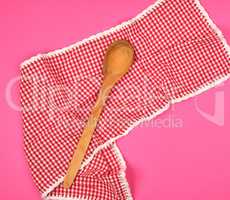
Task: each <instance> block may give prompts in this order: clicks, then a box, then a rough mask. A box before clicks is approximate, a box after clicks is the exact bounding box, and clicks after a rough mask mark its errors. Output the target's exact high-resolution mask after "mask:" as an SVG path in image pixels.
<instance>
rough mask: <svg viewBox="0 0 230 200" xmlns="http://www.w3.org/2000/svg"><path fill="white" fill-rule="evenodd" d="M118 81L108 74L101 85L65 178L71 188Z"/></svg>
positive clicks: (65, 185)
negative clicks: (106, 103)
mask: <svg viewBox="0 0 230 200" xmlns="http://www.w3.org/2000/svg"><path fill="white" fill-rule="evenodd" d="M115 83H116V79H114V78H113V77H110V76H106V77H105V79H104V81H103V84H102V86H101V89H100V92H99V96H98V99H97V101H96V103H95V106H94V107H93V109H92V111H91V114H90V116H89V119H88V121H87V123H86V126H85V128H84V130H83V133H82V135H81V137H80V140H79V143H78V145H77V148H76V150H75V152H74V154H73V158H72V160H71V162H70V164H69V168H68V170H67V173H66V176H65V178H64V187H65V188H69V187H70V186H71V185H72V183H73V181H74V179H75V176H76V175H77V173H78V171H79V169H80V166H81V162H82V160H83V159H84V156H85V153H86V151H87V149H88V146H89V143H90V141H91V138H92V136H93V132H94V130H95V128H96V126H97V122H98V120H99V118H100V114H101V112H102V110H103V106H104V104H105V101H106V99H107V97H108V95H109V93H110V91H111V89H112V87H113V85H114V84H115Z"/></svg>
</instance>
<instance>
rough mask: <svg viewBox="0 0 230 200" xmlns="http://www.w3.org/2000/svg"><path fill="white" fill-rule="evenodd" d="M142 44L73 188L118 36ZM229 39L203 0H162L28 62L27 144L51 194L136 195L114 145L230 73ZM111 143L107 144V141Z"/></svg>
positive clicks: (42, 186) (24, 90) (24, 71)
mask: <svg viewBox="0 0 230 200" xmlns="http://www.w3.org/2000/svg"><path fill="white" fill-rule="evenodd" d="M119 39H122V40H128V41H130V43H131V44H132V45H133V47H134V49H135V62H134V64H133V66H132V68H131V70H130V71H129V72H128V73H127V74H126V75H125V76H124V77H123V78H122V80H121V81H120V82H119V83H118V84H116V86H115V87H114V88H113V89H112V92H111V94H110V96H109V99H108V101H107V103H106V106H105V108H104V110H103V113H102V114H101V117H100V121H99V123H98V126H97V128H96V130H95V132H94V135H93V138H92V140H91V143H90V146H89V148H88V151H87V154H86V156H85V158H84V162H83V163H82V167H81V171H80V173H79V174H78V175H77V177H76V179H75V182H74V184H73V185H72V187H71V188H70V189H64V188H63V186H62V181H63V177H64V176H65V173H66V170H67V167H68V164H69V162H70V160H71V158H72V155H73V152H74V150H75V147H76V145H77V143H78V141H79V137H80V135H81V133H82V130H83V128H84V126H85V122H86V120H87V118H88V116H89V113H90V110H91V108H92V106H93V104H94V103H95V101H96V98H97V93H98V91H99V88H100V85H101V83H102V79H103V75H102V64H103V58H104V55H105V51H106V49H107V47H108V45H109V44H110V43H112V42H113V41H115V40H119ZM229 55H230V53H229V47H228V45H227V44H226V41H225V40H224V38H223V37H222V36H221V34H220V33H219V32H218V29H217V28H216V27H215V25H214V24H212V22H211V20H210V19H209V18H208V17H207V16H206V13H205V12H204V10H203V9H202V7H201V6H200V4H199V2H198V1H197V0H158V1H157V2H156V3H155V4H154V5H152V6H150V7H149V8H148V9H146V10H145V11H144V12H143V13H141V14H140V15H138V16H137V17H135V18H133V19H131V20H130V21H128V22H125V23H123V24H121V25H118V26H117V27H115V28H112V29H110V30H109V31H106V32H104V33H100V34H98V35H96V36H92V37H90V38H89V39H86V40H84V41H82V42H79V43H76V44H74V45H72V46H71V47H68V48H65V49H62V50H58V51H54V52H50V53H47V54H41V55H38V56H36V57H33V58H31V59H29V60H27V61H25V62H24V63H23V64H22V65H21V84H20V89H21V103H22V107H23V112H22V114H23V125H24V126H23V129H24V141H25V151H26V155H27V158H28V161H29V166H30V168H31V171H32V175H33V178H34V181H35V183H36V185H37V187H38V189H39V191H40V192H41V193H42V194H43V197H44V198H45V199H54V200H58V199H65V198H66V199H93V200H94V199H99V200H101V199H103V200H104V199H105V200H117V199H119V200H123V199H131V198H132V197H131V194H130V192H129V189H128V185H127V181H126V180H125V174H124V172H125V164H124V161H123V159H122V157H121V155H120V153H119V151H118V149H117V147H116V146H115V143H114V142H115V140H116V139H118V138H120V137H122V136H123V135H125V134H126V133H128V131H129V130H131V128H132V127H134V126H135V125H136V124H137V123H138V122H140V121H141V120H145V119H147V118H150V117H153V116H155V115H157V114H159V113H161V112H162V111H164V110H166V109H167V108H168V107H169V106H170V104H172V103H174V102H178V101H181V100H184V99H187V98H189V97H192V96H194V95H196V94H199V93H201V92H202V91H205V90H207V89H209V88H212V87H213V86H214V85H215V84H216V83H218V82H221V81H224V80H226V79H228V78H229V75H230V56H229ZM105 147H107V148H105Z"/></svg>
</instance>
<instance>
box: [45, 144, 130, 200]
mask: <svg viewBox="0 0 230 200" xmlns="http://www.w3.org/2000/svg"><path fill="white" fill-rule="evenodd" d="M112 147H113V151H114V153H115V155H116V158H117V160H118V162H119V164H120V167H121V171H120V173H119V181H120V183H121V187H122V188H123V189H124V191H125V195H126V199H127V200H133V197H132V195H131V192H130V188H129V184H128V181H127V179H126V174H125V170H126V164H125V160H124V158H123V156H122V154H121V152H120V150H119V148H118V147H117V145H116V143H113V144H112ZM61 182H62V179H60V181H59V182H58V183H57V184H58V185H59V184H60V183H61ZM43 199H44V200H91V198H84V197H76V198H74V197H62V196H52V197H46V196H44V197H43Z"/></svg>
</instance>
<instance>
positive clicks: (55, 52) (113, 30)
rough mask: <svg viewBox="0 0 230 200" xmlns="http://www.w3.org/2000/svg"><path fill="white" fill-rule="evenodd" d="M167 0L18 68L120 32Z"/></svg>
mask: <svg viewBox="0 0 230 200" xmlns="http://www.w3.org/2000/svg"><path fill="white" fill-rule="evenodd" d="M165 1H167V0H157V1H156V2H155V3H154V4H152V5H150V6H149V7H148V8H146V9H145V10H144V11H142V12H141V13H140V14H138V15H137V16H136V17H133V18H132V19H130V20H128V21H125V22H123V23H121V24H119V25H117V26H114V27H112V28H110V29H108V30H106V31H103V32H100V33H97V34H95V35H92V36H90V37H88V38H85V39H83V40H81V41H79V42H76V43H75V44H73V45H70V46H68V47H65V48H62V49H57V50H54V51H51V52H48V53H45V54H38V55H36V56H33V57H31V58H30V59H28V60H26V61H24V62H23V63H22V64H21V65H20V67H26V66H27V65H29V64H31V63H33V62H35V61H37V60H39V59H41V58H43V57H55V56H59V55H61V54H63V53H65V52H68V51H69V50H72V49H74V48H77V47H79V46H81V45H83V44H86V43H88V42H90V41H92V40H96V39H99V38H102V37H105V36H107V35H108V34H110V33H113V32H115V31H118V30H120V29H121V28H123V27H125V26H128V25H131V24H132V23H134V22H136V21H137V20H141V19H142V18H143V17H145V16H146V15H147V14H148V13H149V12H151V11H152V10H154V9H155V8H156V7H158V6H159V5H161V4H162V3H163V2H165Z"/></svg>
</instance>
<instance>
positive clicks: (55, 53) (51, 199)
mask: <svg viewBox="0 0 230 200" xmlns="http://www.w3.org/2000/svg"><path fill="white" fill-rule="evenodd" d="M165 1H167V0H157V1H156V2H155V3H154V4H153V5H151V6H149V7H148V8H147V9H145V10H144V11H143V12H141V13H140V14H139V15H137V16H136V17H134V18H133V19H131V20H128V21H126V22H123V23H121V24H120V25H118V26H115V27H113V28H111V29H109V30H107V31H104V32H101V33H98V34H96V35H93V36H91V37H89V38H87V39H84V40H82V41H80V42H77V43H75V44H74V45H71V46H69V47H66V48H63V49H59V50H56V51H53V52H50V53H47V54H43V55H42V54H40V55H37V56H35V57H32V58H31V59H29V60H27V61H25V62H23V63H22V64H21V67H25V66H27V65H29V64H30V63H32V62H34V61H36V60H38V59H40V58H42V57H43V56H50V57H52V56H58V55H61V54H62V53H64V52H66V51H68V50H71V49H72V48H75V47H78V46H80V45H82V44H84V43H87V42H89V41H91V40H95V39H98V38H100V37H104V36H106V35H107V34H110V33H112V32H114V31H117V30H119V29H121V28H122V27H124V26H127V25H129V24H132V23H133V22H134V21H136V20H140V19H142V18H143V17H144V16H145V15H147V14H148V13H149V12H151V11H152V10H153V9H155V8H156V7H158V6H159V5H161V4H162V3H163V2H165ZM195 4H196V6H197V8H198V9H199V10H200V13H201V15H202V16H203V17H204V19H205V20H207V22H208V23H209V25H210V27H211V28H212V29H213V31H214V32H215V33H216V34H217V35H218V37H219V39H220V40H221V42H222V43H223V45H224V47H225V49H226V51H227V53H228V56H229V57H230V47H229V45H228V44H227V41H226V39H225V38H224V36H223V34H222V32H221V31H220V29H219V28H218V27H217V26H216V25H215V24H214V23H213V21H212V20H211V18H210V17H209V15H208V13H207V12H206V10H205V9H204V7H203V6H202V5H201V4H200V1H199V0H195ZM229 78H230V74H228V75H227V76H224V77H219V78H218V79H217V80H215V81H213V82H212V83H210V84H205V85H203V86H202V87H201V88H200V89H198V90H196V91H194V92H193V93H191V94H188V95H186V96H184V97H182V98H177V99H173V100H172V101H171V102H170V103H169V104H167V105H166V106H165V107H164V108H162V109H161V110H159V111H158V112H156V113H153V114H152V115H151V116H149V117H146V118H143V119H141V120H139V121H137V122H136V123H135V124H134V125H133V126H131V127H130V128H129V129H128V130H127V131H125V132H124V133H123V134H122V135H120V136H117V137H114V138H112V139H110V140H108V141H107V142H106V143H105V144H103V145H101V146H99V147H97V149H95V151H94V152H93V153H92V154H91V155H90V156H89V157H88V158H87V159H86V161H85V162H84V163H83V164H82V166H81V169H82V168H84V167H85V166H86V165H87V164H89V163H90V161H91V160H92V159H93V157H94V156H95V155H96V154H97V153H98V152H99V151H100V150H102V149H104V148H106V147H108V146H110V145H111V144H112V143H114V142H115V141H116V140H117V139H119V138H121V137H123V136H125V135H127V134H128V133H129V132H130V131H131V130H132V129H133V128H135V127H136V126H138V125H139V124H140V123H143V122H144V121H148V120H151V119H153V118H155V117H156V116H158V115H160V114H161V113H163V112H164V111H166V110H168V108H169V107H170V105H171V104H175V103H178V102H181V101H184V100H187V99H189V98H191V97H194V96H196V95H199V94H201V93H203V92H205V91H207V90H209V89H211V88H214V87H215V86H217V85H219V84H220V83H222V82H224V81H226V80H228V79H229ZM115 148H116V149H117V150H116V152H117V155H118V157H119V158H120V159H119V160H120V161H121V166H123V167H124V168H126V167H125V162H124V160H123V158H122V155H121V153H120V152H119V149H118V148H117V147H115ZM63 180H64V176H63V177H62V178H60V179H59V180H58V181H56V182H55V183H54V184H53V185H52V186H51V187H50V188H48V189H47V190H46V191H45V192H44V193H43V195H42V197H43V199H45V200H90V199H84V198H80V199H79V198H66V197H57V198H56V197H47V195H48V194H49V193H50V192H51V191H52V190H53V189H54V188H56V187H57V186H58V185H60V184H61V183H62V182H63ZM121 181H122V183H123V184H124V187H126V189H127V190H126V191H127V200H131V199H132V196H131V193H130V189H129V186H128V183H127V180H126V178H125V173H124V172H123V173H121Z"/></svg>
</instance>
